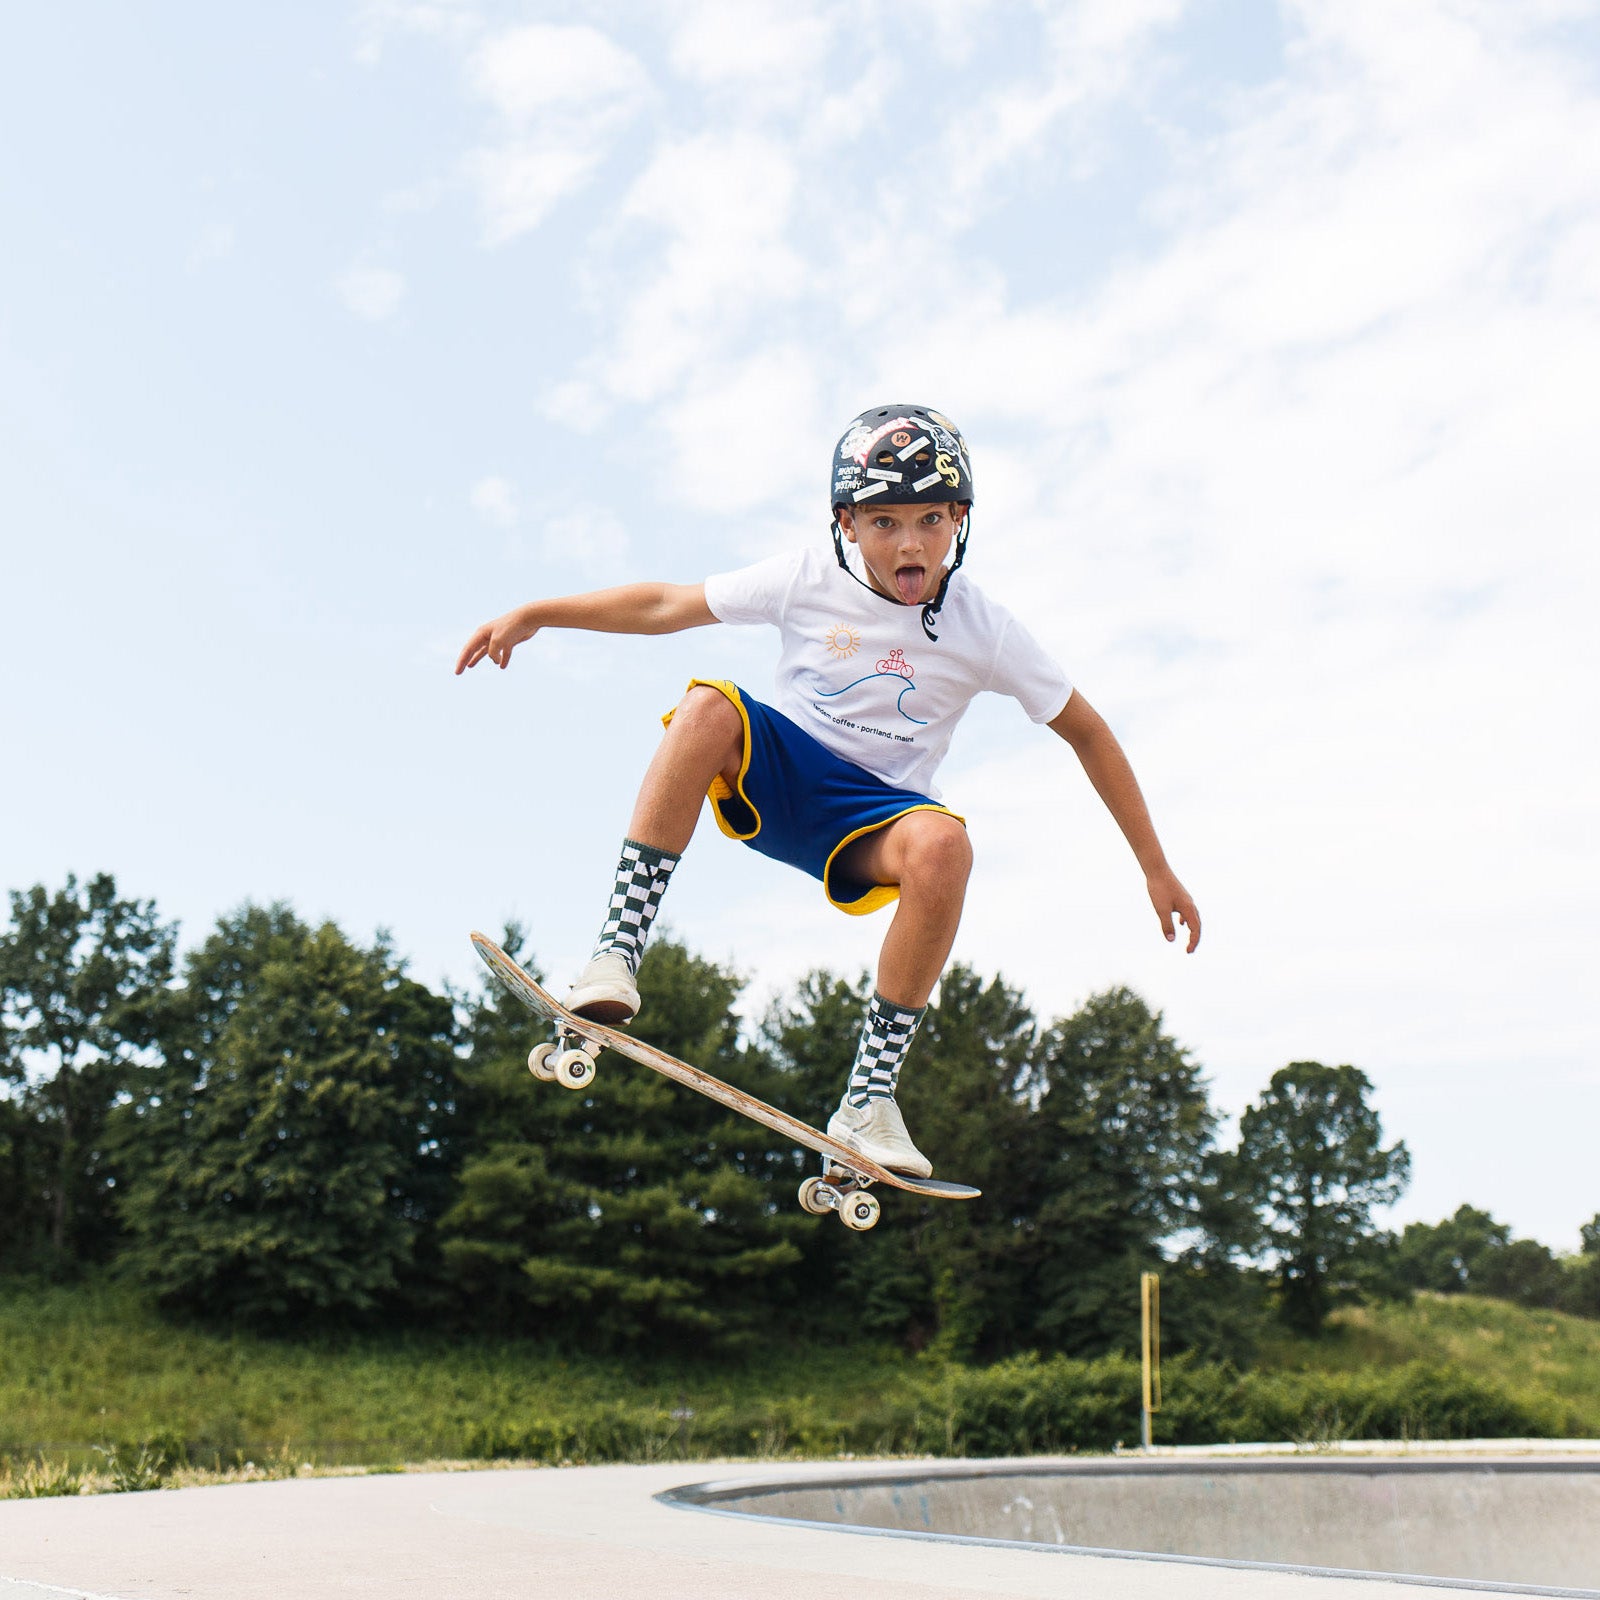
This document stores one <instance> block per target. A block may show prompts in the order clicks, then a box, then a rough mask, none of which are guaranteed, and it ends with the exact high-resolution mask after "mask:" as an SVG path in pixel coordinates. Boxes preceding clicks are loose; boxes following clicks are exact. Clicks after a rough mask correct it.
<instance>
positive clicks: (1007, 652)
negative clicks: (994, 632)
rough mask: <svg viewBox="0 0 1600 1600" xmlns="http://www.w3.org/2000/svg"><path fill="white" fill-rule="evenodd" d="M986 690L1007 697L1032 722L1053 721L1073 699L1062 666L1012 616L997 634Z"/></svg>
mask: <svg viewBox="0 0 1600 1600" xmlns="http://www.w3.org/2000/svg"><path fill="white" fill-rule="evenodd" d="M989 687H990V688H991V689H993V690H994V691H995V692H996V693H997V694H1008V695H1010V696H1011V698H1012V699H1013V700H1015V701H1017V703H1018V704H1019V705H1020V706H1021V707H1022V709H1023V710H1024V711H1026V712H1027V713H1028V715H1029V717H1031V718H1032V719H1033V721H1035V722H1050V721H1053V720H1054V719H1055V718H1056V717H1057V716H1059V715H1060V713H1061V712H1063V711H1064V710H1065V709H1066V706H1067V701H1068V700H1070V699H1071V698H1072V680H1071V678H1069V677H1068V676H1067V674H1066V671H1065V669H1064V668H1063V667H1062V665H1061V663H1060V662H1059V661H1057V660H1056V658H1055V657H1054V656H1053V655H1051V654H1050V652H1049V651H1048V650H1046V649H1045V647H1044V646H1043V645H1042V644H1040V643H1039V641H1038V640H1037V639H1035V638H1034V636H1033V635H1032V634H1031V633H1029V632H1028V630H1027V629H1026V628H1025V627H1023V625H1022V624H1021V623H1020V622H1018V621H1017V619H1016V618H1015V617H1012V616H1007V617H1006V619H1005V623H1004V625H1003V626H1002V628H1001V630H1000V643H999V648H998V649H997V650H996V652H995V661H994V673H993V676H992V677H991V678H990V679H989Z"/></svg>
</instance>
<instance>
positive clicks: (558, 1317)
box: [444, 930, 806, 1348]
mask: <svg viewBox="0 0 1600 1600" xmlns="http://www.w3.org/2000/svg"><path fill="white" fill-rule="evenodd" d="M509 936H510V937H513V938H515V931H514V930H513V931H512V933H511V934H510V935H509ZM639 982H640V993H641V996H642V998H643V1008H642V1010H641V1013H640V1015H639V1018H638V1020H637V1022H636V1023H635V1025H634V1026H633V1027H632V1028H631V1030H630V1031H631V1032H632V1033H634V1034H635V1036H637V1037H638V1038H641V1039H644V1040H646V1041H647V1042H649V1043H651V1044H655V1045H657V1046H659V1047H660V1048H661V1049H663V1050H667V1051H669V1052H670V1053H671V1054H673V1055H675V1056H677V1057H679V1058H680V1059H682V1060H684V1061H687V1062H689V1063H690V1064H692V1065H695V1066H699V1067H702V1068H704V1069H705V1070H706V1071H708V1072H712V1073H714V1074H715V1075H716V1076H717V1077H719V1078H722V1079H724V1080H725V1081H727V1082H730V1083H735V1084H738V1085H739V1086H740V1087H742V1088H745V1089H748V1090H749V1091H750V1092H752V1093H753V1094H756V1095H757V1096H759V1097H761V1098H764V1099H765V1098H770V1097H771V1094H772V1091H773V1083H772V1068H771V1066H770V1064H769V1063H768V1062H767V1060H766V1059H765V1057H764V1056H763V1055H762V1053H761V1052H760V1051H759V1050H756V1049H752V1048H749V1047H747V1046H745V1045H744V1044H742V1043H741V1042H740V1039H739V1029H738V1022H737V1018H736V1017H735V1015H734V1012H733V1004H734V1001H735V1000H736V998H737V996H738V992H739V982H738V980H737V979H736V978H735V977H734V976H733V975H732V974H731V973H728V972H725V971H723V970H721V969H720V968H718V967H717V966H716V965H715V964H713V963H711V962H709V961H705V960H702V959H700V958H697V957H694V956H691V955H690V954H689V953H688V951H686V950H685V949H684V948H683V946H682V945H680V944H678V943H676V942H675V941H673V940H672V939H671V938H670V937H668V936H667V935H666V934H664V933H662V932H659V931H658V932H657V934H656V936H655V938H654V939H653V940H652V943H651V947H650V951H649V954H648V955H647V957H646V959H645V962H644V964H643V966H642V968H641V969H640V975H639ZM467 1033H468V1037H469V1039H470V1042H471V1058H470V1064H469V1066H468V1067H467V1068H466V1070H465V1081H466V1099H465V1101H464V1111H465V1120H466V1122H467V1124H468V1132H467V1134H466V1141H467V1153H466V1156H465V1160H464V1163H463V1166H462V1171H461V1182H460V1188H459V1190H458V1193H457V1197H456V1200H455V1203H454V1205H453V1206H452V1207H451V1208H450V1211H449V1214H448V1215H447V1217H446V1219H445V1226H444V1232H445V1242H444V1255H445V1261H446V1264H447V1269H448V1271H449V1272H450V1274H451V1275H452V1278H453V1280H454V1282H455V1283H456V1284H457V1286H458V1288H459V1291H460V1296H461V1303H462V1305H463V1307H464V1308H465V1314H468V1315H470V1316H473V1317H475V1318H477V1319H479V1320H481V1321H485V1322H488V1323H490V1324H492V1325H495V1326H498V1327H501V1328H519V1329H528V1330H539V1331H545V1330H550V1329H559V1330H560V1331H562V1332H563V1333H565V1334H566V1335H568V1336H569V1337H577V1338H582V1339H584V1340H585V1341H587V1342H588V1343H591V1344H596V1345H605V1346H612V1347H615V1346H625V1345H629V1344H636V1343H639V1342H642V1341H649V1342H650V1343H651V1344H657V1343H662V1342H667V1343H675V1344H678V1345H680V1346H683V1347H686V1348H692V1347H700V1348H705V1347H708V1346H718V1347H728V1346H731V1345H734V1344H737V1343H739V1342H741V1341H742V1340H745V1339H749V1338H753V1337H754V1336H755V1334H756V1331H757V1330H758V1329H760V1328H762V1327H763V1326H764V1325H765V1324H766V1323H767V1322H768V1320H769V1318H770V1317H771V1316H772V1314H773V1312H774V1309H775V1308H778V1307H781V1306H782V1305H783V1304H784V1303H785V1302H786V1301H788V1300H789V1299H790V1298H791V1296H790V1293H789V1286H788V1284H787V1282H786V1278H787V1274H788V1273H789V1270H790V1269H791V1268H792V1266H793V1265H794V1263H795V1262H796V1261H797V1260H798V1258H799V1249H798V1247H797V1244H796V1242H795V1241H796V1238H797V1236H798V1235H799V1234H800V1233H801V1231H802V1230H803V1228H804V1225H805V1222H806V1219H805V1218H804V1217H803V1216H801V1215H799V1214H797V1213H796V1212H795V1210H794V1209H793V1207H792V1205H790V1206H786V1207H782V1208H780V1207H779V1206H777V1205H775V1204H774V1203H773V1199H772V1187H773V1183H774V1181H776V1180H777V1179H778V1177H779V1175H780V1174H781V1175H782V1181H783V1182H784V1183H786V1184H787V1183H792V1182H795V1181H797V1179H798V1176H799V1174H798V1170H797V1164H796V1160H795V1157H794V1156H793V1154H792V1152H791V1151H790V1149H789V1148H788V1147H787V1145H785V1144H784V1143H783V1142H782V1141H780V1140H778V1139H776V1138H775V1137H774V1136H773V1135H771V1134H770V1133H768V1132H767V1130H766V1129H764V1128H762V1127H760V1126H758V1125H757V1124H755V1123H752V1122H750V1121H749V1120H748V1119H746V1118H744V1117H741V1116H738V1115H737V1114H735V1113H733V1112H730V1111H727V1110H725V1109H724V1108H723V1107H721V1106H718V1105H716V1104H715V1103H714V1102H712V1101H709V1100H707V1099H705V1098H704V1097H702V1096H700V1095H697V1094H695V1093H693V1092H692V1091H690V1090H686V1089H684V1088H682V1087H680V1086H679V1085H676V1084H673V1083H671V1082H669V1081H668V1080H666V1079H664V1078H662V1077H660V1076H658V1075H657V1074H655V1073H653V1072H650V1071H649V1070H648V1069H647V1068H643V1067H640V1066H638V1065H637V1064H635V1063H633V1062H630V1061H627V1060H625V1059H623V1058H620V1057H617V1056H603V1057H602V1058H601V1061H600V1070H599V1073H598V1075H597V1077H596V1078H595V1081H594V1083H593V1084H592V1085H590V1086H589V1088H587V1089H585V1090H580V1091H569V1090H565V1089H562V1088H561V1087H559V1086H557V1085H555V1084H549V1083H540V1082H537V1081H535V1080H534V1079H533V1078H531V1077H530V1075H529V1073H528V1071H527V1068H526V1056H527V1052H528V1050H529V1048H530V1047H531V1046H532V1045H533V1044H535V1043H537V1042H539V1041H540V1040H541V1039H543V1038H544V1037H545V1036H546V1035H545V1030H544V1029H543V1028H542V1026H541V1025H540V1024H538V1023H537V1022H536V1020H535V1019H534V1018H533V1017H532V1016H531V1015H530V1014H529V1013H528V1012H526V1011H525V1010H524V1009H523V1008H522V1007H520V1006H519V1005H517V1003H516V1002H515V1001H514V1000H512V999H511V998H510V997H508V996H503V995H501V994H499V993H498V992H496V991H493V990H490V989H487V988H486V990H485V993H484V994H483V996H482V997H481V998H480V999H479V1000H477V1001H476V1002H475V1003H473V1004H472V1006H471V1007H470V1010H469V1016H468V1021H467Z"/></svg>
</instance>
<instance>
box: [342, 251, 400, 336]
mask: <svg viewBox="0 0 1600 1600" xmlns="http://www.w3.org/2000/svg"><path fill="white" fill-rule="evenodd" d="M334 290H335V292H336V293H337V294H338V296H339V298H340V300H342V301H343V302H344V305H345V309H346V310H348V311H352V312H354V313H355V315H356V316H358V317H361V318H363V319H364V320H365V321H367V322H383V321H384V320H386V319H387V318H389V317H392V316H393V315H394V314H395V312H396V311H398V310H399V309H400V302H401V300H403V299H404V298H405V292H406V280H405V279H404V278H403V277H402V276H401V275H400V274H399V273H398V272H394V271H391V270H390V269H389V268H387V267H373V266H366V265H362V264H359V263H358V264H357V265H355V266H351V267H347V268H346V269H345V270H344V271H343V272H341V273H340V274H339V276H338V277H337V278H336V279H335V280H334Z"/></svg>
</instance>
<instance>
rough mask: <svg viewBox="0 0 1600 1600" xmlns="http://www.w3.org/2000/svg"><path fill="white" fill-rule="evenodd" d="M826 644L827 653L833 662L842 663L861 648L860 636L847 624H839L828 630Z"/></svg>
mask: <svg viewBox="0 0 1600 1600" xmlns="http://www.w3.org/2000/svg"><path fill="white" fill-rule="evenodd" d="M827 644H828V653H829V654H830V655H831V656H833V657H834V659H835V660H838V661H843V660H845V659H846V657H848V656H853V655H854V654H855V653H856V651H857V650H859V649H860V648H861V635H860V634H859V633H857V632H856V630H855V629H854V628H852V627H851V626H850V624H849V623H848V622H841V623H840V624H839V625H838V627H836V628H830V629H829V630H828V639H827Z"/></svg>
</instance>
